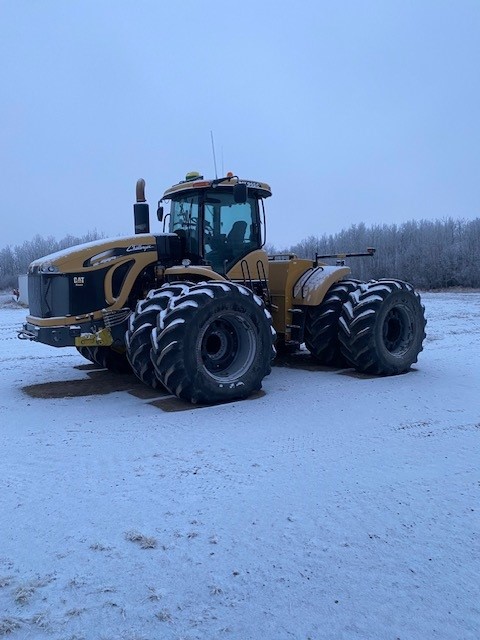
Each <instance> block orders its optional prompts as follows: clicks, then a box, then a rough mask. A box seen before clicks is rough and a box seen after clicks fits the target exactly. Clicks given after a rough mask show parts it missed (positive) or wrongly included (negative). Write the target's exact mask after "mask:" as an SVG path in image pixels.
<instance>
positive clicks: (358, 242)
mask: <svg viewBox="0 0 480 640" xmlns="http://www.w3.org/2000/svg"><path fill="white" fill-rule="evenodd" d="M367 247H375V249H376V250H377V251H376V253H375V255H374V257H373V258H347V259H346V264H348V265H349V266H350V267H351V269H352V275H353V276H354V277H357V278H359V279H360V280H370V279H377V278H385V277H388V278H390V277H391V278H399V279H400V280H406V281H408V282H411V283H412V284H414V285H415V286H416V287H419V288H421V289H444V288H449V287H475V288H478V287H480V262H479V257H480V218H476V219H474V220H470V221H466V220H453V219H452V218H448V219H446V220H441V221H440V220H437V221H433V222H432V221H428V220H420V221H416V220H411V221H409V222H405V223H403V224H401V225H396V224H393V225H387V224H384V225H373V226H371V227H367V226H366V225H365V224H363V223H360V224H358V225H352V226H351V227H350V228H349V229H346V230H343V231H340V232H339V233H336V234H334V235H325V234H324V235H322V236H310V237H308V238H305V239H304V240H302V241H301V242H299V243H298V244H295V245H292V246H291V247H290V248H289V249H288V250H287V251H288V252H291V253H294V254H296V255H297V256H299V257H304V258H311V259H313V258H315V254H320V255H321V254H332V253H341V252H358V251H365V249H366V248H367ZM268 250H269V253H271V252H272V251H275V249H274V247H271V246H269V247H268ZM282 252H283V251H282ZM325 262H332V263H333V264H334V263H335V260H333V261H332V260H327V259H326V260H325Z"/></svg>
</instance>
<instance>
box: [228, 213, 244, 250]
mask: <svg viewBox="0 0 480 640" xmlns="http://www.w3.org/2000/svg"><path fill="white" fill-rule="evenodd" d="M246 230H247V223H246V222H245V220H237V221H236V222H234V223H233V226H232V228H231V229H230V231H229V232H228V235H227V245H228V246H229V247H231V248H232V250H233V253H234V254H236V253H238V252H239V250H240V248H241V246H242V245H243V241H244V240H245V232H246Z"/></svg>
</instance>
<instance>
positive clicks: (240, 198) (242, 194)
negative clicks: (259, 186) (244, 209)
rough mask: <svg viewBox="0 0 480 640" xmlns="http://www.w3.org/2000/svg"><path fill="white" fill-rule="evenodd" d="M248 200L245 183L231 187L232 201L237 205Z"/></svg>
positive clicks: (238, 183)
mask: <svg viewBox="0 0 480 640" xmlns="http://www.w3.org/2000/svg"><path fill="white" fill-rule="evenodd" d="M247 198H248V189H247V185H246V184H245V182H237V183H236V184H234V185H233V201H234V202H236V203H237V204H245V202H246V201H247Z"/></svg>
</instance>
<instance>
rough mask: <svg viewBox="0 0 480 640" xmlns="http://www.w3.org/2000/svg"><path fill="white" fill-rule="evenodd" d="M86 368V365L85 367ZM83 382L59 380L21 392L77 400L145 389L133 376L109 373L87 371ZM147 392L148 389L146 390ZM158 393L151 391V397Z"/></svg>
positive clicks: (48, 397)
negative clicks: (86, 376) (84, 397)
mask: <svg viewBox="0 0 480 640" xmlns="http://www.w3.org/2000/svg"><path fill="white" fill-rule="evenodd" d="M87 368H88V365H87ZM87 375H88V378H85V379H84V380H59V381H58V382H45V383H43V384H31V385H28V386H26V387H23V391H24V392H25V393H26V394H28V395H29V396H30V397H32V398H47V399H52V398H79V397H83V396H101V395H107V394H109V393H116V392H117V391H133V390H136V389H138V388H140V387H145V385H143V384H142V383H141V382H140V381H139V380H137V379H136V378H135V376H134V375H128V374H114V373H111V372H110V371H107V370H106V369H105V370H101V371H98V370H97V371H88V373H87ZM146 389H147V391H148V388H146ZM156 396H158V393H156V392H155V391H153V389H152V396H151V397H156Z"/></svg>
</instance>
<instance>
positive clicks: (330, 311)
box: [305, 279, 426, 375]
mask: <svg viewBox="0 0 480 640" xmlns="http://www.w3.org/2000/svg"><path fill="white" fill-rule="evenodd" d="M424 311H425V310H424V307H423V305H422V303H421V300H420V296H419V295H418V293H417V292H416V291H415V290H414V288H413V287H412V285H410V284H408V283H407V282H403V281H401V280H392V279H382V280H372V281H370V282H367V283H360V282H358V281H355V280H343V281H340V282H338V283H337V284H336V285H334V286H333V287H331V289H330V290H329V291H328V293H327V295H326V296H325V298H324V300H323V302H322V303H321V304H320V305H318V307H314V308H312V309H307V316H306V321H305V344H306V346H307V348H308V349H309V351H310V352H311V353H312V355H313V356H314V357H315V358H316V360H317V361H318V362H320V363H321V364H325V365H330V366H344V367H348V366H352V367H354V368H355V369H356V370H357V371H360V372H362V373H370V374H374V375H396V374H400V373H405V372H406V371H408V370H409V369H410V367H411V366H412V364H414V363H415V362H417V359H418V354H419V353H420V352H421V351H422V349H423V340H424V339H425V325H426V320H425V313H424Z"/></svg>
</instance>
